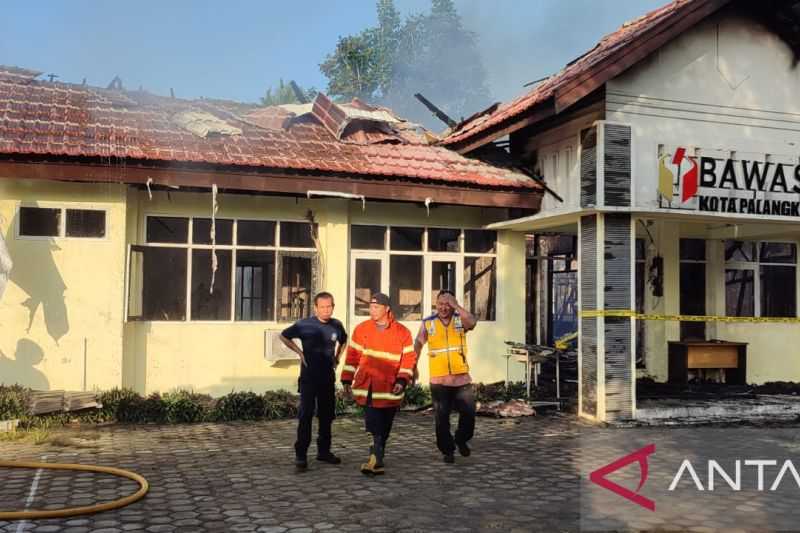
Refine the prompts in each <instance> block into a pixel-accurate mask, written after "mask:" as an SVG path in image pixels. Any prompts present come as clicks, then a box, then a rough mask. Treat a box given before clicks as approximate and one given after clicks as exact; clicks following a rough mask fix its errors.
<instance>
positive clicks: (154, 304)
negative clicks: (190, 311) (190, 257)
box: [128, 246, 187, 320]
mask: <svg viewBox="0 0 800 533" xmlns="http://www.w3.org/2000/svg"><path fill="white" fill-rule="evenodd" d="M186 275H187V255H186V250H184V249H181V248H166V247H150V246H131V260H130V269H129V280H128V284H129V290H128V316H129V318H131V319H133V318H136V319H139V320H186Z"/></svg>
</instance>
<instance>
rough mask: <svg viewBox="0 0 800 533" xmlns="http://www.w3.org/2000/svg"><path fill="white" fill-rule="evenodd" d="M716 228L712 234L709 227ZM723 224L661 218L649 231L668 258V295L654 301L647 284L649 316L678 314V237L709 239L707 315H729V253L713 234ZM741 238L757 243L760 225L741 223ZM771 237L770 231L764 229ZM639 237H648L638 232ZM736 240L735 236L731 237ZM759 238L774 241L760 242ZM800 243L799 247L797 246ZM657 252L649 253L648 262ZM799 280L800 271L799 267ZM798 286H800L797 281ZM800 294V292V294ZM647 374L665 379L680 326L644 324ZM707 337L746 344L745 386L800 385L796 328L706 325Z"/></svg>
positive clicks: (799, 333)
mask: <svg viewBox="0 0 800 533" xmlns="http://www.w3.org/2000/svg"><path fill="white" fill-rule="evenodd" d="M709 227H712V230H709V229H708V228H709ZM719 227H720V225H718V224H717V225H713V226H712V225H709V224H704V223H698V224H687V223H683V224H681V223H680V222H676V221H669V220H657V221H656V222H655V224H654V225H653V226H651V228H650V231H651V233H652V234H653V238H654V240H655V242H656V246H655V248H656V249H657V251H658V253H660V254H661V255H662V256H663V257H664V296H663V297H662V298H658V299H656V298H654V297H653V296H652V291H651V288H650V286H649V285H647V286H646V288H645V298H646V299H645V302H646V312H651V313H655V314H668V315H677V314H680V277H679V268H680V266H679V242H680V238H681V237H684V238H700V239H706V240H707V248H706V250H707V256H706V257H707V263H706V313H707V314H709V315H715V316H725V278H724V275H725V255H724V244H723V241H724V238H723V237H721V236H716V235H713V233H710V232H713V231H714V230H713V228H719ZM738 231H739V234H740V238H743V236H744V235H745V234H747V238H753V239H756V240H757V239H758V234H759V229H758V226H755V225H751V226H749V227H748V226H746V225H743V226H741V228H738ZM761 231H762V232H763V231H767V232H768V233H770V231H771V230H769V229H767V230H761ZM772 235H773V236H772V240H779V241H786V240H795V241H796V238H792V237H791V236H790V235H784V234H778V235H777V237H776V235H775V234H774V233H773V234H772ZM638 237H642V238H646V235H645V234H644V232H643V231H641V230H640V234H639V235H638ZM727 238H732V237H727ZM761 240H770V238H762V239H761ZM798 245H800V243H798ZM652 255H653V251H652V250H649V251H648V264H649V261H650V260H651V258H652ZM798 276H800V269H798ZM798 284H799V285H800V283H798ZM798 295H800V291H798ZM645 324H646V332H647V333H646V339H647V340H646V344H647V350H646V364H647V370H646V373H647V374H648V375H650V376H652V377H654V378H655V379H657V380H659V381H666V379H667V341H677V340H679V336H680V326H679V323H678V322H664V321H646V322H645ZM706 337H707V338H716V339H722V340H726V341H735V342H746V343H748V347H747V382H748V383H754V384H759V383H765V382H768V381H800V349H796V348H795V347H797V346H800V327H798V325H797V324H765V323H761V324H755V323H730V324H726V323H722V322H716V323H715V322H709V323H707V324H706Z"/></svg>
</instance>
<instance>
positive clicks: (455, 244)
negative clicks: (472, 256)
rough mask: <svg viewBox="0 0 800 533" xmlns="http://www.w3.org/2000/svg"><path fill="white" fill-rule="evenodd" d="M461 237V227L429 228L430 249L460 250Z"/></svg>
mask: <svg viewBox="0 0 800 533" xmlns="http://www.w3.org/2000/svg"><path fill="white" fill-rule="evenodd" d="M460 237H461V230H459V229H444V228H428V251H430V252H460V251H461V244H460V242H459V239H460Z"/></svg>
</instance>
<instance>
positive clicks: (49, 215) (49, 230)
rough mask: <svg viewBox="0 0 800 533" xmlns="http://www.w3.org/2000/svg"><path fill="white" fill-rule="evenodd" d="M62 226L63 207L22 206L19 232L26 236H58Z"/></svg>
mask: <svg viewBox="0 0 800 533" xmlns="http://www.w3.org/2000/svg"><path fill="white" fill-rule="evenodd" d="M60 226H61V209H60V208H55V209H51V208H47V207H20V208H19V234H20V236H24V237H58V236H59V235H60Z"/></svg>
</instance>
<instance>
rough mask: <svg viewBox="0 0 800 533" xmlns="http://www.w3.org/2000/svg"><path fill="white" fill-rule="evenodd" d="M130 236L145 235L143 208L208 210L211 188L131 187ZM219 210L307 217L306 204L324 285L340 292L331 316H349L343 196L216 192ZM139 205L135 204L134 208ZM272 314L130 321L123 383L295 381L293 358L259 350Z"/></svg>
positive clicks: (159, 387)
mask: <svg viewBox="0 0 800 533" xmlns="http://www.w3.org/2000/svg"><path fill="white" fill-rule="evenodd" d="M135 196H137V197H138V201H136V202H134V201H131V210H130V212H129V216H128V219H129V223H130V224H133V223H134V221H135V224H136V227H137V230H136V231H134V232H132V234H133V235H132V236H130V238H133V239H135V242H137V243H143V242H144V230H143V228H144V217H145V216H146V215H153V214H160V215H174V216H196V217H209V216H211V193H210V192H208V193H184V192H172V193H170V194H169V195H167V194H166V193H161V192H159V193H154V194H153V198H152V200H150V199H149V198H148V195H147V193H146V192H138V193H135ZM218 203H219V211H218V213H217V217H219V218H268V219H275V220H304V219H305V216H306V213H307V211H308V210H309V209H311V210H312V211H313V212H314V216H315V219H316V221H317V222H318V224H319V235H320V241H321V245H322V251H323V256H324V266H323V271H324V274H323V276H324V287H325V289H326V290H329V291H330V292H332V293H333V294H334V295H335V296H337V297H338V298H337V308H336V311H335V312H334V317H336V318H339V319H340V320H342V321H345V320H346V317H345V314H346V308H347V306H346V299H345V294H346V287H347V264H348V263H347V248H346V246H343V245H342V243H346V242H347V239H348V231H347V207H346V203H345V201H343V200H338V199H322V200H305V199H299V200H295V199H294V198H277V197H266V196H263V197H257V196H245V195H234V194H219V195H218ZM134 206H136V209H137V212H136V213H134V212H133V209H134ZM287 326H288V324H280V323H275V322H249V323H246V322H213V321H203V322H135V323H129V324H128V325H127V332H129V335H128V339H127V341H128V342H127V349H126V361H127V362H128V367H127V368H129V369H132V371H133V376H132V377H131V378H130V379H129V381H128V382H127V383H126V384H127V385H129V386H131V387H133V388H135V389H136V390H137V391H140V392H146V393H150V392H156V391H161V392H163V391H169V390H172V389H175V388H185V389H194V390H196V391H199V392H205V393H209V394H212V395H222V394H226V393H228V392H231V391H232V390H254V391H263V390H267V389H278V388H285V389H290V390H291V389H294V388H296V382H297V375H298V373H299V367H298V365H297V364H296V363H288V362H287V363H279V364H277V365H275V366H272V364H271V363H269V362H267V361H266V360H265V358H264V332H265V330H282V329H283V328H285V327H287Z"/></svg>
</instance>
